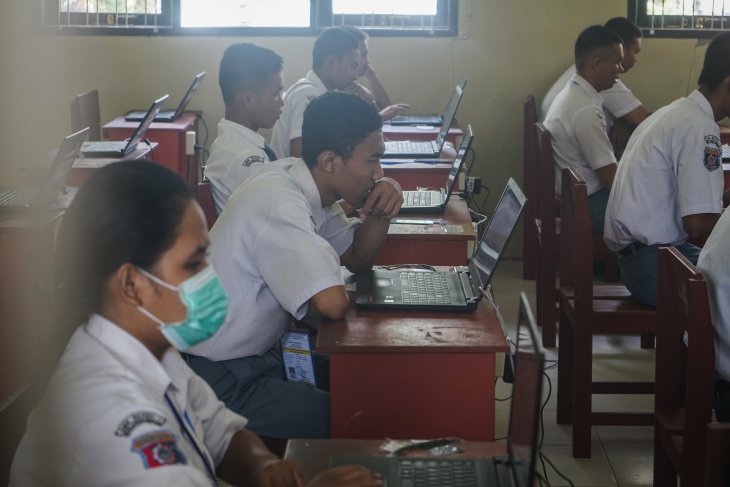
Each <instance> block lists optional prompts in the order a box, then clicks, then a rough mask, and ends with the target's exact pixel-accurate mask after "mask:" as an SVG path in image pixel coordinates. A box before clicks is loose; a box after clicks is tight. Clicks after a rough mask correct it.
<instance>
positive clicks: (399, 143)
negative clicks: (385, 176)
mask: <svg viewBox="0 0 730 487" xmlns="http://www.w3.org/2000/svg"><path fill="white" fill-rule="evenodd" d="M464 83H466V80H464ZM463 91H464V90H463V89H462V88H461V85H456V88H455V89H454V94H453V95H452V96H451V100H449V104H448V105H447V106H446V109H445V110H444V123H443V124H442V125H441V130H439V133H438V135H437V136H436V140H387V141H386V142H385V153H384V154H383V156H382V157H384V158H389V157H390V158H411V157H437V156H438V155H439V154H440V153H441V149H443V147H444V143H445V142H446V136H447V135H449V130H450V129H451V124H452V123H453V122H454V116H456V110H457V109H458V108H459V103H460V102H461V95H462V93H463Z"/></svg>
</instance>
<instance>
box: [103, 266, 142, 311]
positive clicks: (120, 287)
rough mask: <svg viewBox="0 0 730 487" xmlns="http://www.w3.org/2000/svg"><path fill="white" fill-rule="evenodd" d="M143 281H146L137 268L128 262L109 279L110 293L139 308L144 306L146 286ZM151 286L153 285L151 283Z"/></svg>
mask: <svg viewBox="0 0 730 487" xmlns="http://www.w3.org/2000/svg"><path fill="white" fill-rule="evenodd" d="M143 279H146V278H145V277H144V276H143V275H142V273H141V272H140V271H139V269H137V267H136V266H134V265H133V264H131V263H129V262H127V263H124V264H122V265H121V266H120V267H119V269H117V270H116V272H114V274H112V277H111V278H110V279H109V282H108V286H109V292H110V293H112V295H114V294H116V295H117V296H118V297H119V298H120V299H122V300H123V301H125V302H127V303H128V304H130V305H132V306H134V307H137V306H139V305H141V304H142V299H141V294H142V293H143V289H142V287H143V286H144V283H143V281H142V280H143ZM150 284H151V283H150Z"/></svg>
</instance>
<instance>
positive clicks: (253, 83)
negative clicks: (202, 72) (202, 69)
mask: <svg viewBox="0 0 730 487" xmlns="http://www.w3.org/2000/svg"><path fill="white" fill-rule="evenodd" d="M282 69H284V60H283V59H282V58H281V56H279V55H278V54H276V53H275V52H274V51H272V50H271V49H267V48H265V47H261V46H257V45H256V44H250V43H244V42H242V43H239V44H233V45H230V46H228V48H227V49H226V51H225V52H224V53H223V57H222V58H221V64H220V69H219V71H218V84H219V85H220V87H221V94H222V95H223V101H225V103H226V105H229V104H231V103H233V101H234V100H235V98H236V93H238V92H239V91H241V90H242V89H244V88H249V89H253V90H260V89H261V88H262V87H263V86H264V85H265V84H266V82H267V81H268V80H269V78H270V77H271V76H272V75H275V74H278V73H279V72H281V70H282Z"/></svg>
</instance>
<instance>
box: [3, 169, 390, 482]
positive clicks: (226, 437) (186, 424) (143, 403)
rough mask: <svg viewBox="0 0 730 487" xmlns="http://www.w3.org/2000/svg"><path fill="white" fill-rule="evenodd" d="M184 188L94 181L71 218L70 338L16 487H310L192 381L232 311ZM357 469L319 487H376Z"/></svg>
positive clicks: (62, 234) (108, 176) (66, 237)
mask: <svg viewBox="0 0 730 487" xmlns="http://www.w3.org/2000/svg"><path fill="white" fill-rule="evenodd" d="M207 249H208V232H207V226H206V222H205V217H204V216H203V213H202V210H201V209H200V207H199V206H198V204H197V203H196V202H195V201H194V200H193V198H192V194H191V192H190V190H189V189H188V187H187V185H186V184H185V183H184V182H183V181H182V180H181V179H180V178H179V177H178V176H176V175H175V174H174V173H172V172H171V171H169V170H167V169H165V168H163V167H162V166H160V165H157V164H154V163H150V162H146V161H145V162H142V161H127V162H123V163H116V164H111V165H109V166H106V167H105V168H103V169H101V170H99V171H98V172H97V173H96V174H95V175H94V176H93V177H92V178H91V179H90V180H89V181H88V182H87V183H85V184H84V186H83V187H82V188H81V189H80V190H79V192H78V194H77V195H76V197H75V199H74V201H73V203H72V205H71V206H70V208H69V209H68V210H67V212H66V214H65V215H64V219H63V223H62V225H61V228H60V230H59V235H58V244H57V253H58V256H57V262H58V265H57V281H58V282H57V284H58V290H59V300H60V303H61V305H62V308H63V309H62V313H61V315H62V320H61V321H62V326H66V327H69V329H73V330H74V331H73V334H72V336H71V339H70V340H69V342H68V345H67V346H66V349H65V351H64V352H63V355H62V357H61V359H60V361H59V363H58V366H57V368H56V371H55V373H54V374H53V377H52V379H51V381H50V384H49V386H48V389H47V390H46V393H45V394H44V396H43V398H42V399H41V401H40V403H39V404H38V406H37V407H36V409H35V410H34V411H33V412H32V413H31V415H30V417H29V420H28V426H27V430H26V432H25V435H24V436H23V439H22V440H21V442H20V445H19V447H18V450H17V452H16V455H15V458H14V460H13V465H12V468H11V479H10V485H11V486H36V485H54V486H56V485H58V486H60V485H64V486H65V485H68V486H86V485H88V486H104V485H114V486H122V485H134V486H146V485H149V486H163V485H175V486H193V485H195V486H210V485H218V480H217V479H218V478H222V479H224V480H226V481H227V482H230V483H232V484H235V485H261V486H302V485H303V482H302V479H301V472H300V470H299V467H298V465H296V464H295V463H293V462H291V461H287V460H281V459H279V458H277V457H276V456H275V455H274V454H272V453H271V452H270V451H268V450H267V449H266V447H265V446H264V444H263V443H262V442H261V441H260V440H259V438H258V437H256V435H255V434H253V433H251V432H249V431H247V430H246V429H245V428H244V427H245V425H246V419H245V418H243V417H241V416H239V415H237V414H235V413H233V412H231V411H230V410H228V409H227V408H226V407H225V406H224V405H223V403H221V402H220V401H218V399H217V398H216V397H215V395H214V393H213V391H212V390H211V389H210V387H209V386H208V385H207V384H206V383H205V382H204V381H203V380H202V379H200V378H199V377H198V376H196V375H195V374H194V373H193V372H192V370H190V368H189V367H188V366H187V364H186V363H185V362H184V361H183V359H182V358H181V357H180V354H179V351H184V350H187V349H188V348H189V347H191V346H193V345H195V344H197V343H200V342H201V341H203V340H206V339H207V338H209V337H211V336H212V335H213V334H215V332H216V331H217V329H218V328H219V327H220V325H221V324H222V322H223V320H224V319H225V317H226V313H227V310H228V297H227V295H226V292H225V289H224V288H223V286H222V284H221V282H220V280H219V279H218V277H217V275H216V273H215V270H214V269H213V268H212V267H210V266H209V265H208V262H207V258H206V253H207ZM380 484H381V482H380V480H379V479H378V478H377V477H376V476H375V475H373V474H372V473H370V472H369V471H367V470H365V469H363V468H360V467H344V468H339V469H333V470H330V471H328V472H325V473H324V474H322V475H320V476H319V477H318V478H316V479H315V480H313V481H312V483H311V484H310V485H311V486H312V487H314V486H318V487H324V486H329V485H347V486H350V485H352V486H355V485H358V486H366V485H380Z"/></svg>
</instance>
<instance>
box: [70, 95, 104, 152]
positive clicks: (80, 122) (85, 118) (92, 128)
mask: <svg viewBox="0 0 730 487" xmlns="http://www.w3.org/2000/svg"><path fill="white" fill-rule="evenodd" d="M85 127H89V140H101V113H100V109H99V90H91V91H87V92H86V93H81V94H80V95H76V96H75V97H74V99H73V100H72V101H71V131H72V132H78V131H79V130H81V129H83V128H85Z"/></svg>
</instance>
